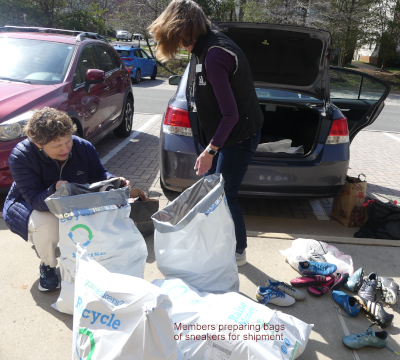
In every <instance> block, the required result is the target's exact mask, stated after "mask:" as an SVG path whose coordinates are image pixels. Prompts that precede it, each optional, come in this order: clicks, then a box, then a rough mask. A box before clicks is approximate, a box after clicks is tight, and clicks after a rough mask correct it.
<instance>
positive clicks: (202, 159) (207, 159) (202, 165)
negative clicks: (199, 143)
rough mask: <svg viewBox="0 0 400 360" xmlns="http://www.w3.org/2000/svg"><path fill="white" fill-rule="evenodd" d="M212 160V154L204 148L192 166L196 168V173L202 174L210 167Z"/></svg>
mask: <svg viewBox="0 0 400 360" xmlns="http://www.w3.org/2000/svg"><path fill="white" fill-rule="evenodd" d="M212 161H213V156H212V155H211V154H209V153H208V152H207V151H205V150H204V151H203V152H202V153H201V154H200V156H199V157H198V158H197V160H196V165H195V166H194V169H195V170H197V171H196V174H197V175H200V176H202V175H204V174H205V173H206V172H207V171H208V170H210V169H211V165H212Z"/></svg>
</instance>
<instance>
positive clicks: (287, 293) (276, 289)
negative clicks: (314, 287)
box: [256, 279, 306, 306]
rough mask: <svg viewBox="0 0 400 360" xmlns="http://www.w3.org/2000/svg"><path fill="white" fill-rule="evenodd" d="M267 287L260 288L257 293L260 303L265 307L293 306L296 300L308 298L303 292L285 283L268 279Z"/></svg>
mask: <svg viewBox="0 0 400 360" xmlns="http://www.w3.org/2000/svg"><path fill="white" fill-rule="evenodd" d="M265 285H266V286H265V287H262V286H259V287H258V288H257V293H256V297H257V300H258V302H260V303H262V304H264V305H266V304H274V305H278V306H291V305H293V304H294V303H295V302H296V300H304V299H305V298H306V296H305V294H304V293H303V292H301V291H300V290H298V289H295V288H294V287H292V286H290V285H289V284H287V283H285V282H281V281H271V280H270V279H268V282H267V283H266V284H265Z"/></svg>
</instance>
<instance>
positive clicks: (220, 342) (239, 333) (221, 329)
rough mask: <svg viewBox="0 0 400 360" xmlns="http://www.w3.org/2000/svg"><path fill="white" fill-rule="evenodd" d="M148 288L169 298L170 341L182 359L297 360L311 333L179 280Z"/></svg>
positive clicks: (248, 303)
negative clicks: (156, 289) (172, 332)
mask: <svg viewBox="0 0 400 360" xmlns="http://www.w3.org/2000/svg"><path fill="white" fill-rule="evenodd" d="M153 284H155V285H157V286H159V287H160V288H161V290H162V291H164V292H165V293H166V294H168V295H169V297H170V298H171V301H172V312H171V319H172V323H173V326H174V331H175V338H176V339H177V341H178V346H179V348H180V350H181V351H182V353H183V356H184V357H183V358H184V359H188V360H189V359H207V360H221V359H229V360H250V359H268V360H276V359H280V360H283V359H285V360H288V359H296V358H297V357H299V356H300V355H301V354H302V353H303V352H304V349H305V347H306V345H307V342H308V339H309V336H310V333H311V329H312V327H313V325H309V324H307V323H305V322H303V321H301V320H299V319H297V318H295V317H294V316H291V315H287V314H284V313H282V312H281V311H276V310H271V309H269V308H268V307H267V306H266V305H262V304H259V303H256V302H254V301H253V300H251V299H249V298H247V297H245V296H243V295H240V294H238V293H234V292H230V293H225V294H210V293H206V292H203V293H201V292H198V291H196V289H194V288H193V287H191V286H189V285H188V284H185V283H184V282H183V281H182V280H180V279H170V280H154V281H153Z"/></svg>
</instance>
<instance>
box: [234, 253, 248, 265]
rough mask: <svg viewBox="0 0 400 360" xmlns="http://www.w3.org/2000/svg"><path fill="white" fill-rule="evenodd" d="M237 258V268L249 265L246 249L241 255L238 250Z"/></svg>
mask: <svg viewBox="0 0 400 360" xmlns="http://www.w3.org/2000/svg"><path fill="white" fill-rule="evenodd" d="M238 251H239V252H238ZM235 257H236V265H237V266H243V265H246V264H247V260H246V249H244V250H242V253H240V250H237V251H236V252H235Z"/></svg>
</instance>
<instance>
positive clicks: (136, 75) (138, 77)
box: [134, 69, 142, 84]
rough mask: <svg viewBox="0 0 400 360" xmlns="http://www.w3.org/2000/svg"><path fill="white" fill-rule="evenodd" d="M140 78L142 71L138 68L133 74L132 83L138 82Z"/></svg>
mask: <svg viewBox="0 0 400 360" xmlns="http://www.w3.org/2000/svg"><path fill="white" fill-rule="evenodd" d="M141 78H142V73H141V72H140V69H137V70H136V74H135V80H134V83H135V84H139V83H140V79H141Z"/></svg>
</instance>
